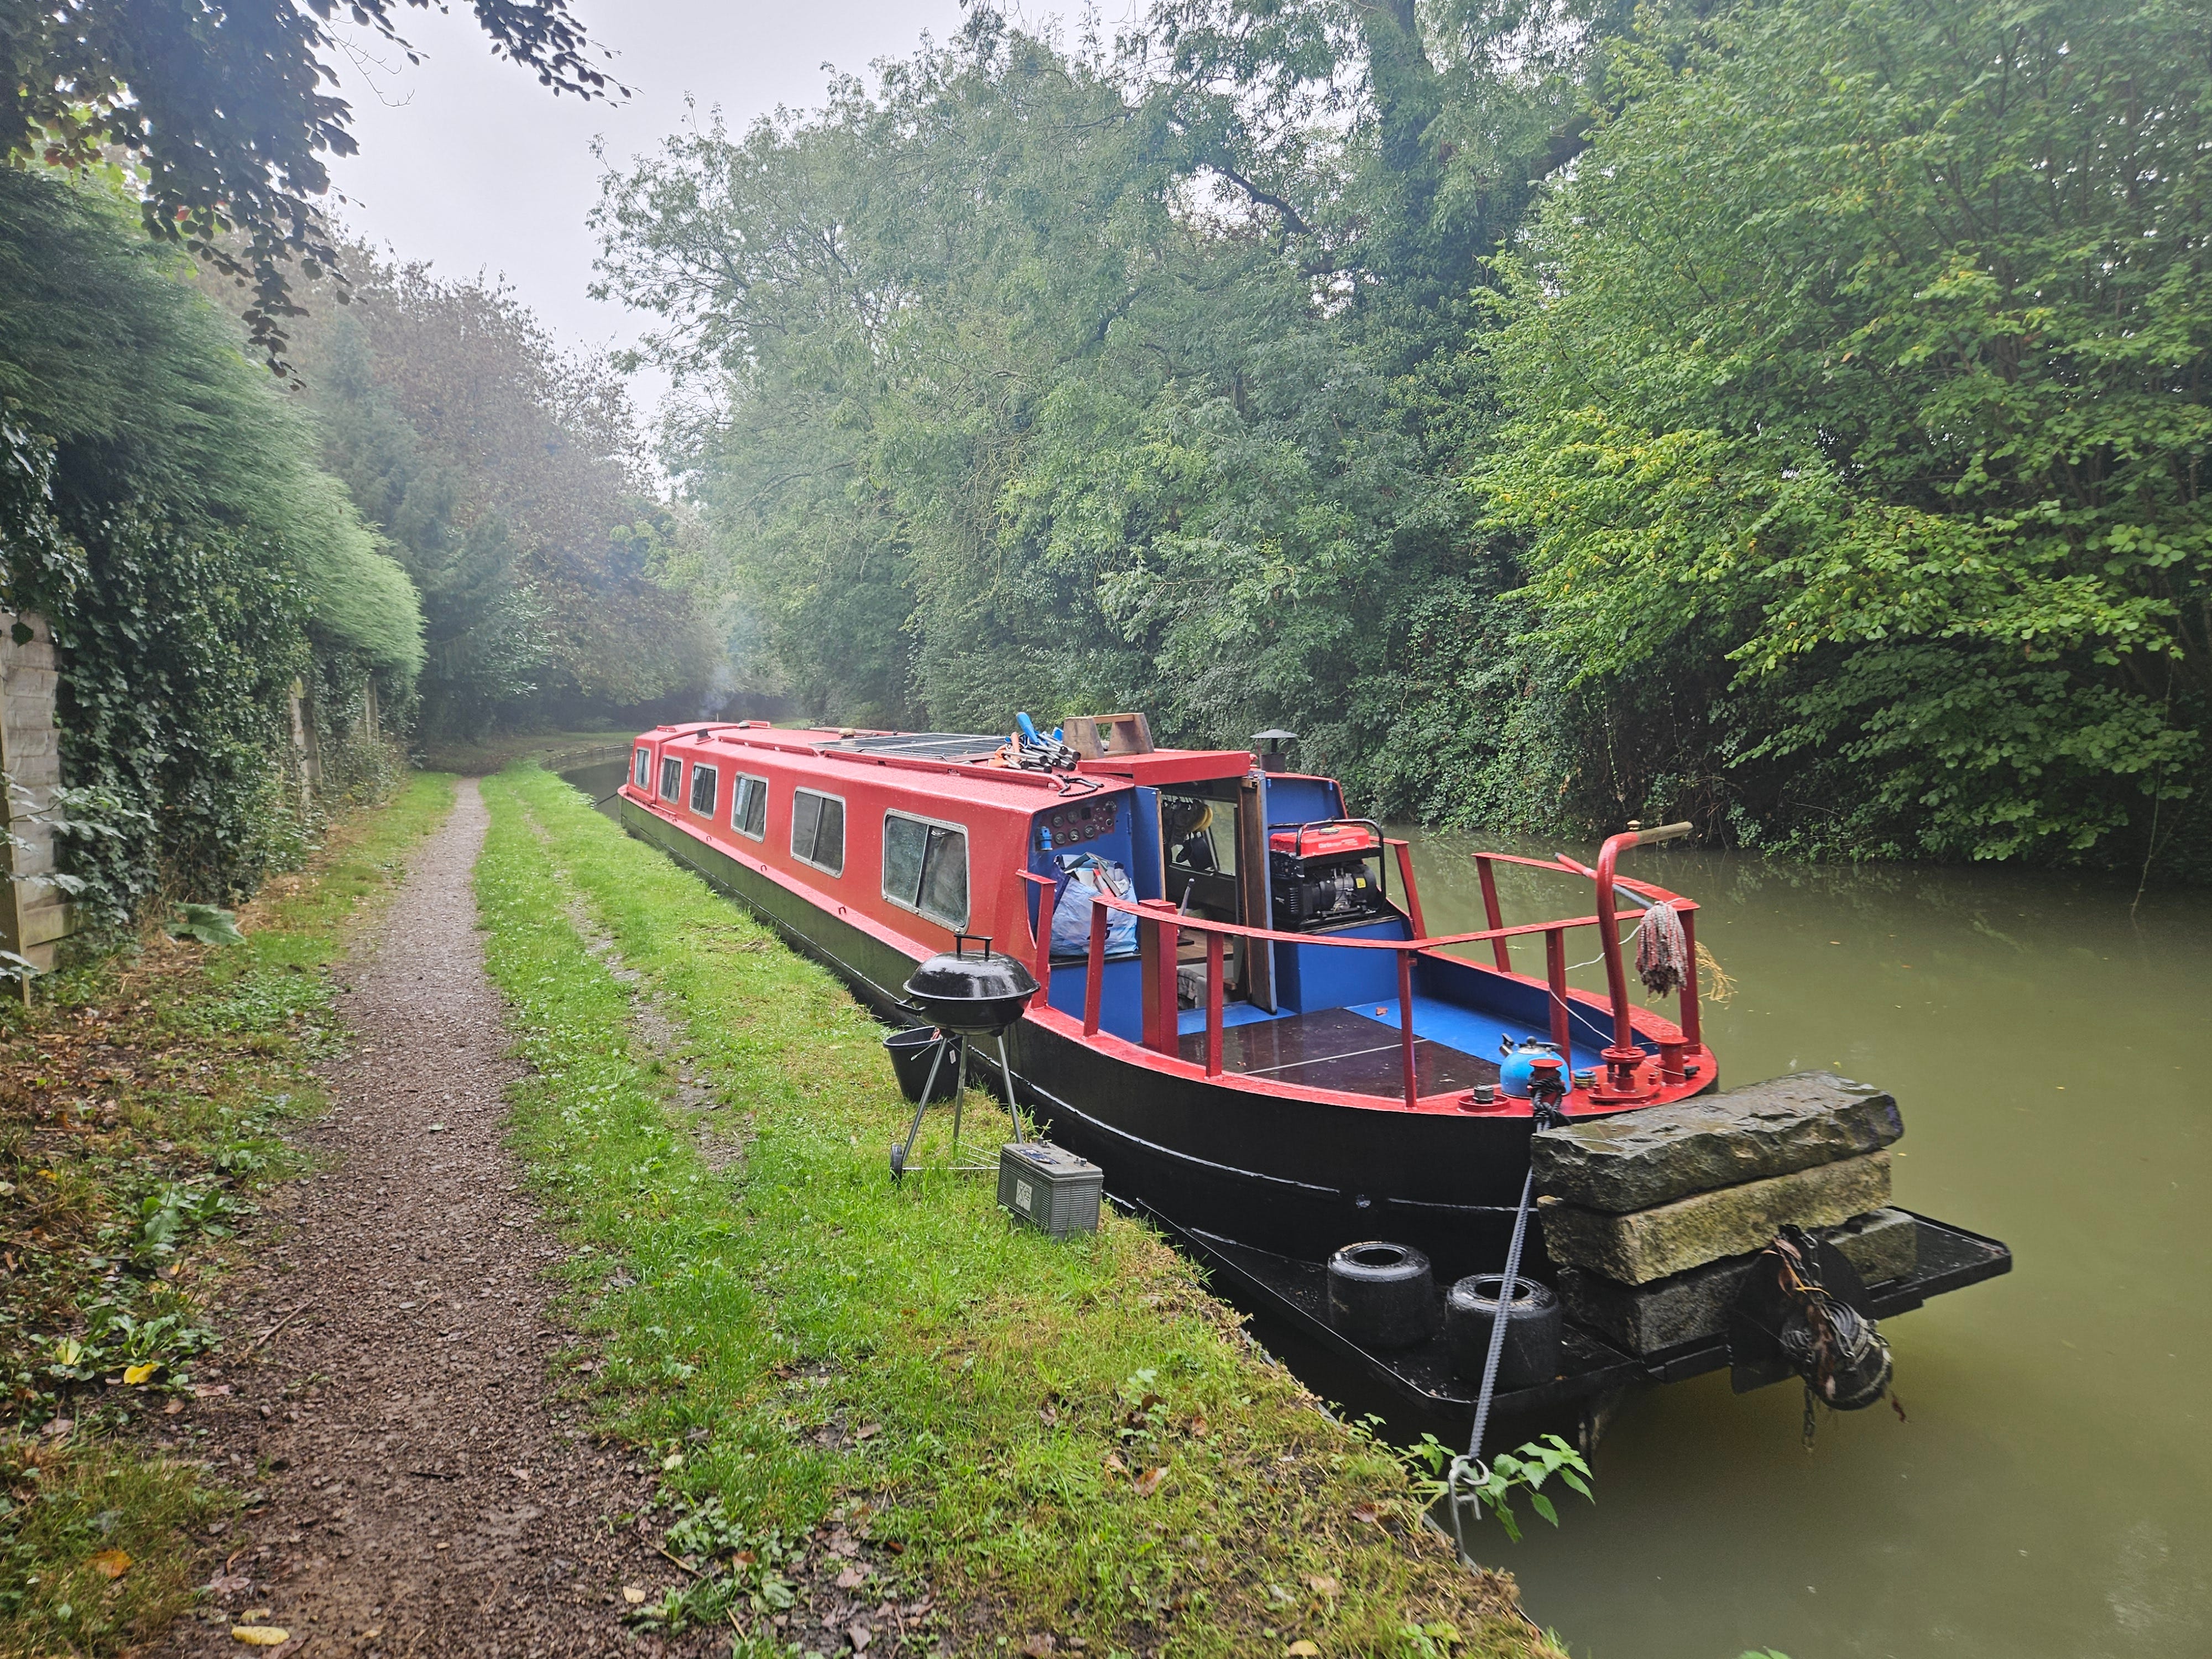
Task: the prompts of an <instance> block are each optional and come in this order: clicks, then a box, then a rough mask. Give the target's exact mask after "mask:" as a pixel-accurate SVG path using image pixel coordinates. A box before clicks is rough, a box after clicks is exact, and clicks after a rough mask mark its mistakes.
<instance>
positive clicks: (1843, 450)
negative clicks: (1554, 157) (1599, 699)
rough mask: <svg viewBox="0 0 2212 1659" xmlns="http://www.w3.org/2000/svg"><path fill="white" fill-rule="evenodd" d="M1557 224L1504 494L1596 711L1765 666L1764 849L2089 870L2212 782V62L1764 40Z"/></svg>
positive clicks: (1755, 697) (1534, 283) (1742, 731)
mask: <svg viewBox="0 0 2212 1659" xmlns="http://www.w3.org/2000/svg"><path fill="white" fill-rule="evenodd" d="M1679 58H1680V61H1679V62H1677V61H1674V58H1672V57H1670V56H1669V55H1668V54H1665V53H1662V52H1661V51H1660V50H1659V49H1658V48H1657V47H1656V46H1653V47H1646V48H1642V49H1638V50H1634V51H1631V52H1626V53H1624V54H1623V55H1622V57H1621V58H1620V63H1619V66H1618V69H1617V76H1618V95H1619V101H1620V106H1621V109H1620V114H1619V115H1618V116H1617V118H1613V119H1612V120H1610V121H1608V122H1607V124H1605V125H1603V126H1602V127H1601V129H1600V130H1599V131H1598V132H1597V133H1596V135H1595V142H1594V147H1593V149H1592V150H1591V152H1590V154H1589V155H1587V156H1585V157H1584V158H1583V165H1582V167H1581V168H1580V169H1579V171H1578V173H1577V176H1576V178H1575V179H1574V180H1573V181H1572V182H1571V183H1570V184H1568V185H1565V186H1564V187H1563V188H1562V189H1561V190H1560V191H1559V192H1558V195H1557V197H1556V199H1555V200H1554V201H1553V202H1551V203H1550V204H1547V208H1546V210H1545V211H1544V214H1543V216H1542V217H1541V221H1540V222H1539V224H1538V226H1537V228H1536V229H1535V232H1534V236H1533V237H1532V239H1531V242H1530V246H1529V248H1528V254H1527V257H1526V261H1525V263H1524V264H1523V265H1522V273H1523V275H1522V281H1521V282H1520V283H1519V284H1518V286H1517V289H1516V307H1515V309H1516V316H1515V320H1514V322H1513V324H1512V326H1511V327H1510V328H1509V329H1508V330H1507V331H1505V333H1504V335H1503V336H1502V337H1500V338H1499V339H1498V342H1497V347H1496V349H1497V354H1498V362H1499V363H1500V364H1501V366H1502V368H1503V371H1504V378H1505V382H1506V386H1507V388H1508V396H1509V397H1510V399H1511V400H1512V402H1513V403H1514V404H1515V405H1516V407H1517V408H1518V409H1519V410H1521V411H1522V413H1521V414H1520V416H1519V418H1518V419H1517V420H1516V422H1514V423H1513V424H1512V425H1511V426H1510V428H1508V429H1507V431H1506V433H1505V434H1504V437H1503V439H1502V441H1501V442H1500V444H1499V447H1498V449H1497V450H1496V452H1495V453H1492V455H1490V456H1488V457H1487V458H1486V460H1485V462H1484V464H1483V465H1482V467H1481V468H1480V471H1479V474H1478V478H1479V484H1480V489H1481V490H1482V492H1483V495H1484V499H1485V500H1486V503H1487V505H1488V507H1489V508H1490V510H1491V513H1492V515H1493V522H1495V523H1496V524H1498V525H1500V526H1504V527H1507V528H1510V529H1511V530H1513V531H1516V532H1520V533H1522V534H1523V535H1525V536H1526V537H1527V538H1528V544H1527V548H1528V551H1527V557H1528V568H1529V571H1530V575H1531V579H1532V591H1533V593H1534V596H1535V598H1536V600H1537V602H1538V604H1539V605H1540V607H1541V617H1542V619H1543V628H1544V633H1545V637H1546V639H1547V642H1548V643H1549V644H1550V645H1551V646H1552V647H1553V648H1554V649H1556V650H1558V651H1559V652H1561V653H1564V654H1565V655H1566V656H1567V657H1568V658H1570V659H1571V660H1573V661H1574V662H1575V663H1576V664H1577V667H1578V671H1579V672H1580V673H1581V674H1583V675H1586V676H1597V675H1605V674H1621V673H1632V672H1635V671H1644V670H1649V669H1654V668H1656V669H1657V670H1658V671H1662V672H1664V671H1671V670H1672V669H1673V668H1674V665H1686V666H1687V669H1688V671H1690V672H1691V673H1692V674H1694V673H1696V672H1697V671H1699V669H1698V665H1718V664H1720V663H1723V662H1725V664H1726V665H1727V673H1728V686H1729V691H1730V692H1731V694H1732V695H1734V696H1736V697H1737V698H1738V699H1739V700H1740V701H1741V712H1740V714H1738V715H1737V717H1736V718H1735V720H1733V721H1731V722H1730V729H1729V732H1727V734H1726V738H1725V741H1726V742H1727V743H1728V744H1729V746H1731V747H1732V748H1733V749H1734V750H1735V753H1736V754H1737V756H1738V757H1741V759H1742V760H1743V761H1744V762H1746V763H1752V764H1753V765H1757V764H1759V763H1769V762H1771V763H1776V764H1777V765H1778V766H1779V767H1780V768H1781V769H1782V770H1783V771H1784V773H1786V774H1787V775H1789V776H1790V778H1791V779H1792V780H1793V783H1794V787H1795V789H1796V791H1797V792H1798V793H1801V794H1802V795H1803V796H1806V797H1811V798H1820V799H1825V800H1826V810H1825V811H1819V812H1806V813H1800V814H1798V815H1796V817H1794V819H1793V818H1791V817H1787V816H1784V815H1781V814H1777V815H1776V817H1777V818H1778V822H1777V823H1771V824H1754V823H1749V822H1747V823H1746V824H1745V826H1744V827H1745V828H1746V829H1757V830H1761V831H1764V832H1765V833H1768V834H1772V833H1774V832H1775V831H1777V830H1778V831H1780V832H1781V833H1784V834H1788V835H1791V836H1794V837H1795V838H1796V839H1797V840H1798V841H1800V842H1806V843H1808V844H1813V845H1820V846H1826V847H1829V848H1849V849H1852V850H1868V849H1878V850H1881V851H1885V852H1888V853H1891V854H1895V853H1898V852H1902V851H1910V852H1925V853H1934V854H1943V855H1952V856H1956V855H1971V856H1975V857H2008V856H2014V855H2016V854H2030V853H2033V854H2044V855H2062V854H2081V853H2083V852H2087V851H2091V850H2093V849H2095V848H2098V847H2099V846H2100V843H2101V842H2104V841H2106V839H2107V838H2108V837H2112V836H2117V835H2118V834H2119V833H2120V832H2122V831H2124V830H2127V829H2130V828H2132V829H2134V830H2135V831H2136V836H2135V844H2136V846H2137V847H2138V848H2140V846H2141V836H2142V833H2144V829H2145V826H2146V823H2147V820H2148V816H2149V809H2150V806H2151V804H2152V802H2153V800H2154V799H2156V798H2157V797H2159V796H2160V795H2164V796H2166V798H2168V799H2174V798H2178V797H2179V796H2181V795H2183V794H2184V793H2186V790H2187V787H2188V780H2189V779H2190V777H2191V775H2192V774H2193V773H2195V772H2196V771H2197V769H2198V768H2199V767H2200V766H2201V764H2202V760H2203V746H2202V737H2201V733H2202V732H2203V722H2204V719H2205V716H2206V714H2207V712H2208V700H2212V678H2208V677H2207V672H2206V667H2205V665H2206V664H2207V663H2208V662H2212V629H2208V622H2212V608H2209V607H2212V513H2208V506H2207V503H2206V501H2205V500H2204V498H2203V493H2202V486H2201V484H2200V481H2199V480H2200V475H2201V473H2202V471H2203V465H2204V461H2205V459H2206V453H2207V447H2208V442H2212V407H2208V392H2209V391H2212V388H2208V386H2207V383H2206V381H2207V377H2206V369H2207V368H2208V362H2212V359H2208V352H2209V351H2212V288H2209V287H2208V285H2207V283H2206V281H2205V259H2206V253H2207V250H2208V246H2212V240H2208V239H2212V218H2208V212H2207V210H2208V207H2212V171H2208V168H2207V167H2206V163H2205V157H2206V155H2207V154H2208V146H2209V145H2212V22H2208V20H2207V17H2206V15H2205V14H2204V12H2203V9H2201V8H2198V7H2194V6H2182V5H2174V4H2169V3H2166V0H2136V3H2126V4H2118V5H2115V4H2111V3H2096V4H2089V3H2081V0H2057V3H2048V4H2039V5H2029V6H2019V5H2011V4H2006V5H1997V4H1994V3H1989V0H1939V3H1930V0H1851V3H1849V4H1832V3H1820V4H1814V3H1802V0H1801V3H1784V4H1771V5H1755V6H1747V7H1741V8H1738V9H1735V10H1733V11H1730V12H1728V13H1726V14H1725V15H1723V16H1721V17H1720V18H1719V19H1717V21H1715V22H1714V23H1713V24H1711V26H1710V27H1704V28H1700V29H1698V30H1696V31H1695V32H1694V33H1692V34H1691V35H1690V37H1689V39H1688V40H1687V42H1686V50H1685V51H1683V52H1680V54H1679Z"/></svg>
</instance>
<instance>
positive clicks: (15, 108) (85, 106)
mask: <svg viewBox="0 0 2212 1659" xmlns="http://www.w3.org/2000/svg"><path fill="white" fill-rule="evenodd" d="M405 3H406V4H407V5H408V6H411V7H426V6H428V5H429V4H430V3H432V0H405ZM399 9H400V8H399V6H398V5H397V4H395V3H394V0H343V3H342V4H341V3H340V0H236V3H232V4H228V5H225V6H223V7H221V8H216V7H210V6H205V5H201V4H198V3H196V0H51V3H32V0H10V3H9V4H7V5H5V6H0V87H4V88H5V92H6V96H5V101H4V103H0V159H4V160H5V161H9V162H10V163H16V164H21V162H24V161H43V162H45V163H46V165H48V166H52V167H76V168H80V169H91V168H94V167H98V166H99V165H100V162H101V161H102V159H103V158H102V151H103V149H106V148H107V147H113V148H116V149H120V150H122V151H124V152H125V153H126V154H127V155H130V156H131V158H133V159H134V160H137V161H143V164H144V166H145V168H146V185H145V189H144V191H143V199H142V201H141V204H140V212H141V220H142V222H143V225H144V227H145V229H146V233H147V234H149V236H152V237H154V238H155V239H156V240H163V241H167V242H169V243H171V244H172V245H175V244H179V243H181V244H182V245H183V246H185V247H188V248H190V249H191V252H193V253H195V254H197V256H199V257H200V258H203V259H204V260H207V261H209V262H210V264H213V265H214V266H215V267H216V269H218V270H221V271H222V272H223V273H224V275H226V276H231V277H234V278H235V279H237V280H238V281H239V282H240V283H251V284H252V291H253V297H252V303H251V304H250V305H249V306H248V307H246V311H245V318H246V325H247V327H248V329H249V331H250V333H251V337H252V341H253V343H254V344H255V345H256V346H257V347H258V348H260V349H263V350H264V351H266V352H268V353H269V354H270V358H271V362H272V363H273V362H275V360H276V353H277V352H278V351H280V350H281V349H282V348H283V340H284V334H283V329H284V319H286V318H288V317H294V316H298V315H299V314H301V313H300V308H299V307H298V306H297V305H296V304H295V301H294V300H293V297H292V295H291V291H290V287H289V282H288V280H287V277H286V276H285V266H286V264H288V263H289V262H290V261H292V260H295V259H297V260H300V261H301V263H302V269H303V270H304V272H305V274H306V275H307V276H308V277H309V278H310V279H313V278H314V277H316V276H319V275H320V274H321V272H322V271H323V270H325V269H328V268H331V267H333V266H334V264H335V263H336V259H337V250H336V249H335V248H334V247H333V246H332V244H331V237H330V234H329V232H328V230H327V229H326V228H325V226H324V224H323V222H322V217H321V215H320V212H319V210H318V209H317V207H316V206H315V204H314V203H313V200H312V199H311V198H313V197H319V196H320V195H322V194H323V192H324V191H326V190H328V189H329V188H330V176H329V173H327V171H326V170H325V167H324V165H323V158H324V157H325V155H352V154H353V153H354V151H355V149H356V148H357V147H356V144H355V143H354V140H353V137H352V135H351V133H350V132H349V131H348V130H347V124H348V119H349V115H350V111H349V108H348V106H347V105H346V103H345V101H344V100H343V99H340V98H337V97H335V96H333V95H332V94H331V93H329V92H327V91H325V87H326V86H335V85H337V75H336V74H335V72H334V71H333V70H331V68H330V65H329V62H328V59H329V57H330V54H331V51H332V49H333V48H334V47H337V46H342V45H343V40H342V37H340V36H339V35H337V34H336V33H333V30H332V20H333V19H334V18H336V17H337V15H338V14H339V13H340V12H341V11H343V13H344V14H345V15H347V16H348V17H349V18H350V20H351V21H353V23H354V24H356V26H357V27H362V28H366V29H369V30H372V31H374V33H376V34H378V35H379V36H380V37H381V38H382V39H383V40H386V41H388V42H390V43H392V45H394V46H398V47H399V48H400V49H401V50H403V51H404V50H405V49H406V42H405V41H404V40H403V39H402V38H401V37H400V35H399V34H398V31H397V28H396V25H395V18H396V16H397V15H398V11H399ZM472 9H474V11H475V13H476V16H477V22H478V23H479V24H480V25H481V26H482V27H483V30H484V32H485V33H486V34H487V35H488V36H489V38H490V40H491V46H492V51H493V52H494V54H495V56H504V57H507V58H513V60H514V61H515V62H516V63H518V64H521V65H522V66H523V67H524V68H526V69H528V70H533V71H535V73H536V74H537V76H538V80H539V81H540V82H543V83H544V84H545V85H547V86H549V87H550V88H553V90H554V91H555V92H556V94H558V93H562V92H568V93H574V94H578V95H580V96H582V97H586V98H589V97H593V96H597V95H599V94H603V93H605V92H606V91H607V90H609V89H610V88H612V89H614V90H616V91H622V90H623V89H622V88H619V87H617V86H615V83H613V82H611V81H610V80H609V79H608V77H607V76H606V75H605V72H604V71H603V70H600V69H599V67H598V66H597V65H596V64H594V63H593V62H592V53H591V50H590V46H589V42H588V41H587V40H586V37H585V35H584V33H583V31H582V29H581V28H580V27H579V26H578V25H577V23H576V22H575V21H574V19H573V18H571V17H570V15H568V0H472ZM409 58H410V61H412V58H413V54H412V53H411V52H410V53H409Z"/></svg>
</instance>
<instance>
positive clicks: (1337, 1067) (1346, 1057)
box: [1177, 1004, 1498, 1095]
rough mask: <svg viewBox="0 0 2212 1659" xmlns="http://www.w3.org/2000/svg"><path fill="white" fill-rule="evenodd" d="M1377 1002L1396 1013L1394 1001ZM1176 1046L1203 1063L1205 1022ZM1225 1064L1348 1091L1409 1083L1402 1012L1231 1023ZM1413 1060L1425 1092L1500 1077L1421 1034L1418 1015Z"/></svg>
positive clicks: (1224, 1040)
mask: <svg viewBox="0 0 2212 1659" xmlns="http://www.w3.org/2000/svg"><path fill="white" fill-rule="evenodd" d="M1375 1006H1377V1007H1378V1008H1387V1009H1389V1010H1391V1011H1392V1012H1393V1014H1394V1015H1395V1004H1378V1005H1375ZM1177 1046H1178V1048H1179V1050H1180V1052H1181V1054H1182V1057H1183V1058H1184V1059H1185V1060H1195V1061H1203V1060H1205V1058H1206V1030H1205V1028H1204V1027H1203V1026H1202V1025H1201V1026H1200V1028H1199V1029H1198V1030H1194V1031H1185V1032H1183V1033H1182V1035H1181V1036H1180V1037H1179V1038H1178V1039H1177ZM1221 1065H1222V1069H1223V1070H1225V1071H1229V1072H1235V1073H1239V1074H1240V1075H1242V1076H1245V1077H1270V1078H1275V1079H1279V1080H1280V1081H1282V1082H1285V1083H1297V1084H1303V1085H1306V1086H1307V1087H1310V1088H1316V1089H1339V1090H1342V1091H1345V1092H1346V1093H1347V1094H1365V1095H1396V1094H1399V1093H1401V1092H1402V1091H1403V1088H1404V1074H1403V1073H1402V1072H1401V1066H1402V1065H1403V1060H1401V1054H1400V1050H1399V1036H1398V1025H1397V1023H1396V1020H1395V1018H1391V1019H1389V1020H1387V1021H1386V1020H1383V1019H1377V1018H1375V1017H1374V1016H1372V1015H1370V1014H1368V1013H1365V1012H1362V1011H1361V1010H1360V1009H1358V1008H1324V1009H1322V1010H1320V1011H1319V1012H1316V1013H1310V1014H1285V1015H1283V1016H1281V1017H1279V1018H1274V1019H1255V1020H1251V1021H1249V1022H1248V1023H1245V1024H1225V1027H1224V1029H1223V1030H1222V1033H1221ZM1413 1066H1414V1070H1415V1073H1416V1074H1417V1076H1418V1077H1419V1083H1420V1090H1421V1092H1422V1093H1423V1094H1425V1095H1437V1094H1446V1093H1449V1092H1451V1091H1456V1090H1461V1089H1471V1088H1473V1087H1474V1085H1476V1084H1478V1083H1495V1082H1497V1081H1498V1063H1497V1061H1495V1060H1485V1059H1483V1058H1481V1057H1480V1055H1478V1054H1468V1053H1466V1052H1465V1051H1464V1050H1462V1049H1458V1048H1452V1047H1451V1046H1450V1045H1449V1044H1448V1043H1443V1042H1437V1041H1436V1040H1435V1039H1433V1038H1431V1037H1425V1036H1420V1035H1419V1022H1418V1021H1417V1022H1416V1025H1415V1035H1414V1038H1413Z"/></svg>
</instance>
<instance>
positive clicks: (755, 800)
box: [730, 772, 768, 841]
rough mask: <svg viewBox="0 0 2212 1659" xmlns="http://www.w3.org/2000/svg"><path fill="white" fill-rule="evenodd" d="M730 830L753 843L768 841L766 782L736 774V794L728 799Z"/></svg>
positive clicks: (761, 779) (762, 779) (764, 779)
mask: <svg viewBox="0 0 2212 1659" xmlns="http://www.w3.org/2000/svg"><path fill="white" fill-rule="evenodd" d="M730 828H731V829H734V830H736V831H737V832H738V834H739V835H741V836H750V837H751V838H752V839H753V840H755V841H766V840H767V839H768V780H767V779H766V778H756V777H750V776H748V775H745V774H744V773H743V772H740V773H738V788H737V793H736V794H734V795H733V796H732V797H731V799H730Z"/></svg>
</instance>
